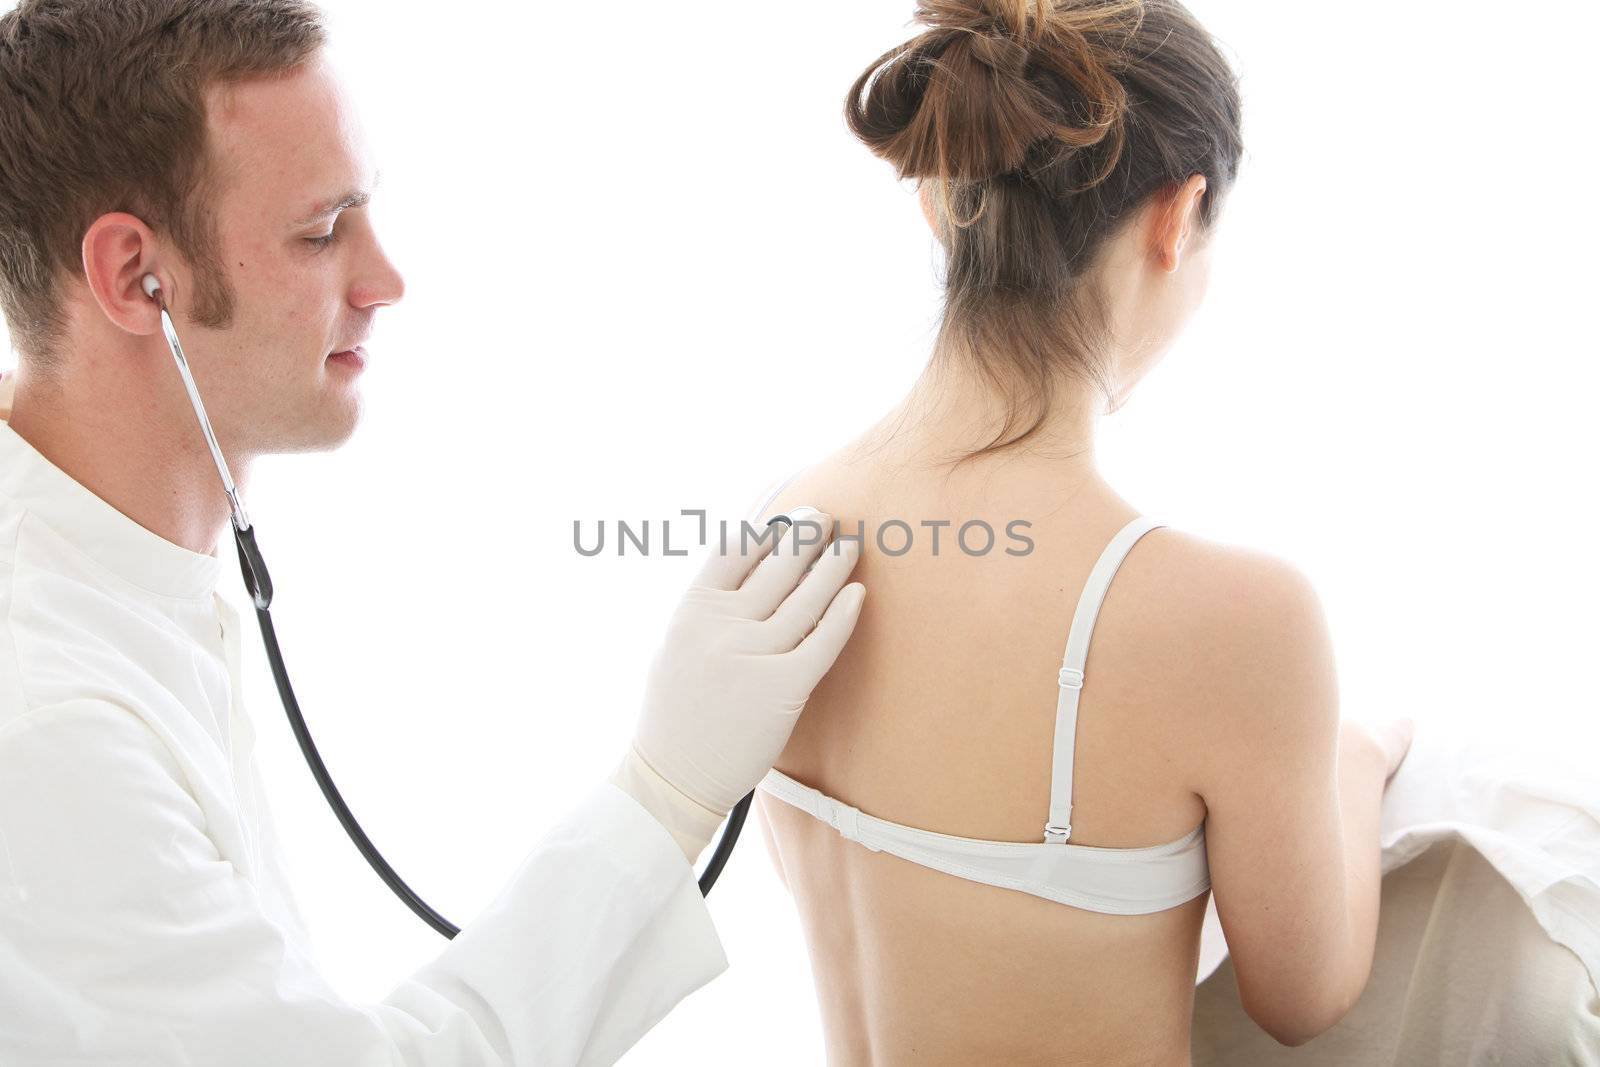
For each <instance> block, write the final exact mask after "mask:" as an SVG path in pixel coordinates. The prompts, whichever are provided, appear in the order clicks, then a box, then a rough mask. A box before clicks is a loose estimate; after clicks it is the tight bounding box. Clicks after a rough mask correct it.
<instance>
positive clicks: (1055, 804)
mask: <svg viewBox="0 0 1600 1067" xmlns="http://www.w3.org/2000/svg"><path fill="white" fill-rule="evenodd" d="M1165 525H1166V524H1165V523H1162V522H1157V521H1156V520H1155V519H1152V518H1149V517H1147V516H1144V515H1139V516H1137V517H1135V518H1134V519H1132V520H1131V521H1130V522H1129V523H1128V524H1127V525H1126V526H1124V527H1123V528H1122V529H1121V530H1118V531H1117V533H1116V535H1115V536H1114V537H1112V538H1111V542H1110V543H1109V544H1107V545H1106V547H1105V550H1104V551H1103V552H1101V553H1100V558H1099V559H1098V560H1096V561H1095V565H1094V569H1093V570H1091V571H1090V572H1089V579H1088V581H1086V582H1084V584H1083V594H1082V595H1081V596H1079V597H1078V609H1077V610H1076V611H1075V612H1073V614H1072V630H1071V631H1070V632H1069V633H1068V634H1067V653H1066V657H1065V658H1064V659H1063V660H1062V663H1061V670H1060V671H1059V672H1058V673H1057V675H1056V684H1057V686H1058V687H1059V688H1060V691H1061V692H1060V695H1059V696H1058V697H1057V698H1056V735H1055V758H1054V762H1053V763H1052V765H1051V772H1050V818H1049V819H1048V821H1046V823H1045V826H1044V840H1045V843H1046V844H1056V845H1064V844H1066V843H1067V839H1068V838H1070V837H1071V836H1072V760H1073V755H1074V752H1075V750H1076V748H1077V743H1078V697H1079V694H1080V693H1082V692H1083V680H1084V679H1083V665H1084V662H1085V661H1086V660H1087V659H1088V658H1089V637H1090V635H1091V634H1092V633H1094V621H1095V618H1096V617H1097V616H1098V615H1099V614H1100V603H1101V601H1102V600H1104V599H1105V595H1106V590H1107V589H1108V588H1109V587H1110V585H1111V578H1112V576H1113V575H1114V574H1116V573H1117V568H1118V567H1120V566H1121V565H1122V560H1123V558H1124V557H1126V556H1127V554H1128V550H1129V549H1131V548H1132V547H1133V543H1134V542H1135V541H1137V540H1139V538H1141V537H1143V536H1144V535H1145V534H1146V533H1149V532H1150V531H1151V530H1153V529H1155V528H1156V527H1157V526H1165Z"/></svg>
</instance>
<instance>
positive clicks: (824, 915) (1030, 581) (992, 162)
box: [758, 0, 1409, 1067]
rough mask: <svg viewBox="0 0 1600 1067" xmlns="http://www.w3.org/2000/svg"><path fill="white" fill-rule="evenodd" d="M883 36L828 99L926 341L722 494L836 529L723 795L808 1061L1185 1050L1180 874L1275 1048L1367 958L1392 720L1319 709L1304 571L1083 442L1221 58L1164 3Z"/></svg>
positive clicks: (1326, 690) (1166, 264) (1222, 75)
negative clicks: (842, 546) (1101, 466)
mask: <svg viewBox="0 0 1600 1067" xmlns="http://www.w3.org/2000/svg"><path fill="white" fill-rule="evenodd" d="M918 19H919V21H920V22H921V23H922V24H924V25H925V26H926V27H927V30H926V32H924V33H922V34H921V35H920V36H918V37H916V38H915V39H913V40H912V41H910V42H909V43H907V44H905V45H903V46H902V47H900V48H897V49H895V50H893V51H891V52H889V53H887V54H886V55H884V56H883V57H882V58H880V59H879V60H878V61H877V62H875V63H873V64H872V65H871V66H870V67H869V68H868V69H867V70H866V72H864V73H863V75H862V77H861V79H860V80H859V81H858V82H857V84H856V85H855V87H854V88H853V90H852V91H851V95H850V98H849V104H848V107H847V117H848V121H849V124H850V127H851V129H852V130H853V131H854V132H855V133H856V135H857V136H858V137H860V138H861V140H863V141H864V142H866V144H867V145H868V147H870V148H871V149H872V150H873V151H874V152H875V153H877V154H878V155H879V156H881V157H883V158H884V159H886V160H888V161H889V162H890V163H892V164H894V166H895V168H896V170H897V171H898V172H899V174H900V175H901V176H902V177H914V178H917V179H918V180H919V186H920V191H921V203H922V209H923V211H924V213H925V214H926V216H927V218H928V221H929V223H930V225H931V226H932V228H933V231H934V234H935V235H936V236H937V238H938V240H939V242H940V244H941V246H942V248H943V250H944V252H945V253H946V256H947V261H946V270H945V285H946V300H945V313H944V319H943V324H942V328H941V330H940V333H939V336H938V340H937V343H936V345H935V350H934V353H933V356H932V359H931V361H930V363H929V366H928V368H927V370H926V372H925V373H924V374H923V376H922V378H921V380H919V381H918V382H917V383H916V385H915V387H914V388H913V389H912V390H911V391H910V392H909V393H908V395H907V397H906V399H905V400H904V401H903V402H902V403H901V405H900V406H899V407H898V408H896V409H895V410H894V411H892V412H890V413H888V414H887V415H886V416H885V417H884V418H883V419H882V420H881V421H880V422H879V423H878V424H877V425H875V426H873V427H872V428H870V429H869V430H867V431H866V432H865V433H864V434H863V435H862V436H861V437H860V438H858V439H857V440H855V441H853V442H851V443H850V445H848V446H847V447H845V448H843V449H842V450H840V451H839V452H838V453H836V454H835V455H833V456H831V457H829V458H828V459H826V460H824V461H823V462H821V463H819V464H817V465H816V466H814V467H811V468H809V469H807V470H805V471H803V472H801V473H799V474H798V475H797V476H795V477H792V478H791V479H790V480H789V481H788V482H787V483H786V484H785V485H784V486H783V487H782V488H781V490H780V491H779V492H778V493H777V494H775V496H774V497H773V498H772V499H770V500H769V501H768V502H767V505H768V506H767V507H765V508H764V509H763V510H762V513H761V514H762V515H766V514H771V513H772V512H774V511H777V510H782V509H784V508H787V507H791V506H795V505H797V504H800V503H802V502H811V503H815V504H817V505H818V506H821V507H824V508H826V509H827V510H828V511H829V512H830V513H831V514H833V515H834V516H836V517H837V520H838V522H839V531H840V533H841V534H842V535H852V534H854V533H856V532H857V530H858V525H857V524H860V526H859V530H860V532H861V533H862V534H863V545H862V547H863V553H862V556H861V560H860V562H859V563H858V565H857V566H858V568H859V571H860V573H859V577H860V578H861V579H862V580H863V582H864V583H865V584H866V585H867V587H868V588H870V589H871V590H872V596H871V597H870V598H869V599H868V603H867V606H866V608H865V609H864V613H863V615H862V618H861V621H860V624H859V626H858V627H857V630H856V635H855V638H854V640H853V641H852V642H851V644H850V645H849V646H848V647H847V648H846V649H845V651H844V654H843V655H842V656H841V658H840V659H839V661H838V663H837V665H836V666H835V667H834V669H833V671H832V672H831V673H830V674H829V675H828V676H827V678H826V679H824V681H823V682H822V684H821V686H820V687H819V688H818V689H817V690H816V692H815V694H814V695H813V696H812V697H811V700H810V702H809V703H808V705H807V706H806V710H805V714H804V715H803V716H802V717H801V720H800V723H799V727H798V729H796V731H795V733H794V736H793V740H792V741H791V742H790V744H789V746H788V748H787V749H786V750H785V751H784V753H783V756H782V758H781V759H780V760H779V761H778V764H777V770H776V771H775V772H774V773H773V774H772V775H770V776H769V777H768V778H767V780H766V781H765V782H764V783H763V784H762V788H761V792H762V794H763V795H762V796H761V797H760V798H759V801H758V817H759V820H760V821H761V823H762V827H763V832H764V834H765V836H766V838H767V842H768V846H769V848H770V850H771V853H772V857H773V861H774V863H775V865H776V866H777V868H778V870H779V873H780V876H781V877H782V878H783V879H784V881H785V884H786V885H787V886H788V888H789V890H790V892H791V893H792V894H793V896H794V899H795V902H796V904H797V906H798V908H799V911H800V915H801V918H802V921H803V925H804V929H805V936H806V940H807V944H808V949H809V952H810V956H811V962H812V966H813V970H814V974H815V980H816V988H817V994H818V997H819V1000H820V1004H821V1010H822V1016H823V1022H824V1025H825V1029H826V1034H827V1048H828V1056H829V1062H830V1063H833V1064H852V1065H853V1064H869V1063H870V1064H898V1063H911V1062H915V1063H917V1064H919V1065H928V1064H974V1063H984V1064H989V1063H994V1064H999V1063H1004V1064H1055V1065H1059V1064H1069V1063H1072V1064H1076V1063H1082V1064H1100V1065H1115V1064H1130V1065H1131V1064H1139V1065H1141V1067H1147V1065H1151V1064H1158V1065H1177V1064H1187V1063H1188V1062H1189V1023H1190V1014H1191V1010H1192V1003H1193V994H1194V979H1195V970H1196V957H1197V953H1198V944H1199V934H1200V925H1201V919H1202V916H1203V914H1204V911H1205V907H1206V894H1207V891H1208V889H1209V891H1210V892H1212V893H1214V894H1215V897H1216V903H1217V908H1218V912H1219V916H1220V918H1221V920H1222V923H1223V927H1224V930H1225V932H1226V935H1227V940H1228V943H1229V946H1230V948H1231V951H1232V954H1233V958H1234V964H1235V967H1236V971H1237V975H1238V982H1239V986H1240V993H1241V997H1242V1000H1243V1003H1244V1005H1245V1007H1246V1009H1247V1010H1248V1012H1249V1013H1250V1015H1251V1017H1252V1018H1253V1019H1254V1020H1255V1021H1256V1022H1257V1023H1259V1024H1260V1025H1261V1026H1262V1027H1263V1028H1264V1029H1266V1030H1267V1031H1268V1032H1269V1033H1271V1034H1272V1035H1273V1036H1274V1037H1275V1038H1277V1039H1278V1040H1279V1041H1282V1042H1284V1043H1288V1044H1298V1043H1301V1042H1304V1041H1306V1040H1307V1039H1309V1038H1310V1037H1312V1036H1314V1035H1315V1034H1317V1033H1319V1032H1320V1031H1322V1030H1324V1029H1325V1028H1327V1027H1329V1026H1330V1025H1332V1024H1333V1023H1334V1022H1335V1021H1336V1020H1338V1019H1339V1017H1340V1016H1341V1015H1342V1014H1344V1012H1345V1011H1346V1010H1347V1009H1348V1008H1349V1006H1350V1005H1351V1004H1352V1003H1353V1002H1354V1001H1355V999H1356V998H1357V996H1358V994H1359V993H1360V991H1361V989H1362V987H1363V985H1364V983H1365V981H1366V978H1367V975H1368V971H1369V968H1370V964H1371V959H1372V954H1373V944H1374V936H1375V929H1376V921H1377V904H1378V872H1379V868H1378V863H1379V833H1378V808H1379V801H1380V799H1381V796H1382V792H1383V788H1384V784H1385V782H1386V780H1387V779H1388V777H1389V775H1390V774H1391V773H1392V772H1393V770H1394V769H1395V767H1396V766H1397V765H1398V762H1399V760H1400V759H1401V758H1402V756H1403V754H1404V751H1405V748H1406V745H1407V744H1408V741H1409V724H1407V723H1396V724H1394V725H1392V726H1386V727H1384V728H1382V729H1381V730H1377V731H1374V732H1368V731H1366V730H1363V729H1361V728H1358V727H1356V726H1354V725H1351V724H1341V721H1340V715H1339V709H1338V698H1337V687H1336V682H1335V676H1334V662H1333V655H1332V650H1331V647H1330V640H1329V635H1328V633H1327V630H1326V628H1325V623H1324V618H1323V614H1322V610H1321V607H1320V604H1319V601H1318V598H1317V595H1316V593H1315V592H1314V591H1313V589H1312V588H1311V587H1310V585H1309V584H1308V583H1307V581H1306V579H1305V577H1304V576H1303V575H1302V574H1301V573H1300V572H1298V571H1297V570H1296V569H1295V568H1293V567H1292V566H1290V565H1289V564H1287V563H1285V562H1284V561H1283V560H1281V559H1279V558H1277V557H1275V556H1273V555H1270V554H1267V553H1262V552H1258V551H1252V550H1248V549H1244V548H1240V547H1235V546H1230V545H1224V544H1218V543H1215V542H1212V541H1208V540H1205V539H1203V538H1199V537H1195V536H1192V535H1189V534H1185V533H1183V532H1181V531H1179V530H1175V529H1172V528H1170V527H1167V526H1163V525H1157V524H1156V523H1155V522H1154V520H1152V519H1147V518H1146V517H1145V516H1144V514H1143V513H1142V511H1141V509H1140V508H1138V507H1136V506H1135V505H1133V504H1131V503H1129V502H1128V501H1127V500H1124V499H1123V498H1122V497H1121V496H1119V495H1118V494H1117V493H1116V492H1115V490H1113V488H1112V487H1111V486H1110V485H1108V484H1106V482H1105V481H1104V480H1103V479H1102V478H1101V476H1100V474H1099V472H1098V471H1097V469H1096V464H1095V453H1094V439H1095V420H1096V418H1097V416H1098V415H1099V414H1101V413H1102V412H1103V411H1109V410H1113V409H1115V408H1116V407H1117V406H1118V405H1120V404H1121V403H1122V402H1123V400H1124V399H1125V398H1126V397H1127V395H1128V393H1129V391H1130V390H1131V389H1132V388H1133V387H1134V385H1135V384H1136V383H1137V382H1138V381H1139V380H1140V379H1141V378H1142V377H1143V376H1144V375H1145V374H1147V373H1148V372H1149V371H1150V370H1151V368H1152V367H1153V366H1154V365H1155V364H1156V362H1157V361H1158V360H1159V358H1160V357H1161V355H1162V353H1163V352H1164V350H1165V349H1166V348H1167V346H1168V345H1169V343H1170V342H1171V341H1172V339H1173V338H1174V337H1175V336H1176V335H1177V334H1178V333H1179V331H1180V330H1181V328H1182V326H1183V324H1184V321H1185V320H1186V319H1187V317H1188V316H1189V314H1190V313H1191V312H1192V311H1193V309H1194V308H1195V306H1196V305H1197V304H1198V303H1199V301H1200V299H1201V297H1202V295H1203V293H1204V291H1205V286H1206V272H1207V254H1208V247H1209V242H1210V240H1211V236H1212V233H1213V230H1214V228H1215V226H1216V225H1217V221H1218V215H1219V212H1220V209H1221V206H1222V200H1223V197H1224V195H1225V193H1226V191H1227V189H1228V188H1229V185H1230V183H1231V181H1232V180H1233V178H1234V177H1235V175H1236V173H1237V169H1238V162H1239V157H1240V153H1241V151H1242V148H1241V141H1240V131H1239V122H1240V119H1239V110H1240V108H1239V97H1238V90H1237V85H1236V80H1235V77H1234V76H1233V74H1232V73H1231V72H1230V70H1229V68H1228V65H1227V63H1226V62H1225V60H1224V59H1223V58H1222V56H1221V55H1220V54H1219V52H1218V50H1217V48H1216V46H1215V44H1214V43H1213V41H1212V40H1211V38H1210V37H1209V36H1208V34H1207V33H1206V31H1205V30H1204V29H1202V28H1201V27H1200V26H1199V25H1198V24H1197V23H1196V22H1195V21H1194V19H1193V18H1192V17H1191V16H1190V15H1189V13H1188V12H1187V11H1186V10H1185V9H1184V8H1183V7H1181V6H1180V5H1179V4H1177V3H1175V2H1171V0H1149V2H1145V3H1140V2H1136V0H1123V2H1116V3H1097V4H1088V3H1069V2H1061V3H1055V4H1051V3H1049V0H1043V3H1034V2H1030V0H923V2H922V3H921V5H920V7H919V9H918ZM980 520H981V522H982V523H986V524H987V530H990V531H993V535H992V538H991V536H990V535H989V534H987V533H985V527H984V526H982V525H979V521H980ZM1017 520H1022V522H1025V523H1026V525H1022V523H1019V522H1017ZM940 522H946V523H948V525H942V526H941V525H935V524H937V523H940ZM900 524H904V525H900ZM964 524H971V525H965V526H964ZM935 535H937V539H936V538H935ZM1113 578H1114V581H1113ZM1091 637H1092V641H1091Z"/></svg>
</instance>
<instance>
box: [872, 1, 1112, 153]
mask: <svg viewBox="0 0 1600 1067" xmlns="http://www.w3.org/2000/svg"><path fill="white" fill-rule="evenodd" d="M1143 7H1144V4H1143V0H1111V2H1102V3H1075V2H1072V0H1063V2H1059V3H1057V2H1053V0H919V2H918V4H917V11H916V20H917V21H918V22H920V23H922V24H923V25H925V26H927V27H928V29H927V31H926V32H924V33H922V34H920V35H919V36H917V37H915V38H913V39H912V40H910V41H908V42H906V43H905V44H903V45H901V46H899V47H898V48H895V49H892V50H890V51H888V52H886V53H884V54H883V55H882V56H879V57H878V59H877V60H876V61H874V62H873V63H872V65H871V66H869V67H868V68H867V69H866V70H865V71H864V72H863V73H862V74H861V77H859V78H858V79H856V83H855V85H854V86H852V88H851V90H850V97H849V100H848V101H847V103H846V105H845V121H846V122H847V123H848V124H849V126H850V129H851V132H853V133H854V134H855V135H856V136H857V137H859V138H860V139H861V140H862V141H863V142H865V143H866V145H867V146H868V147H869V148H871V149H872V151H873V152H874V153H876V154H877V155H878V156H880V157H882V158H883V159H886V160H888V161H889V162H890V163H892V164H894V166H895V168H896V170H897V171H898V173H899V175H900V177H902V178H906V177H937V178H959V179H964V180H967V181H978V180H982V179H985V178H992V177H995V176H996V175H1000V174H1005V173H1007V172H1009V171H1013V170H1016V169H1018V168H1020V167H1021V166H1022V165H1023V163H1024V162H1025V160H1026V159H1027V156H1028V153H1029V152H1030V151H1031V150H1032V149H1033V148H1034V147H1035V146H1037V145H1039V144H1040V143H1041V142H1045V141H1051V140H1054V141H1056V142H1058V143H1059V144H1061V145H1064V146H1066V147H1067V148H1068V149H1082V148H1088V147H1090V146H1092V145H1097V144H1099V143H1100V142H1101V141H1103V140H1105V139H1106V138H1107V137H1108V136H1112V137H1113V150H1112V152H1111V153H1110V156H1109V159H1108V161H1107V163H1106V165H1105V166H1104V167H1102V168H1100V172H1101V173H1100V177H1101V178H1103V177H1104V176H1105V175H1106V174H1109V173H1110V172H1111V169H1112V168H1113V167H1114V166H1115V164H1116V156H1117V154H1118V153H1119V152H1120V149H1121V143H1122V119H1123V116H1124V114H1125V113H1126V111H1127V106H1128V100H1127V92H1126V90H1125V89H1124V88H1123V85H1122V83H1121V82H1120V81H1119V80H1118V78H1117V76H1116V72H1117V70H1118V69H1119V63H1118V57H1119V50H1118V41H1119V40H1120V39H1122V38H1123V37H1124V36H1125V35H1126V34H1127V33H1128V32H1130V27H1129V26H1128V25H1127V24H1126V23H1125V22H1124V21H1123V20H1122V16H1124V15H1127V14H1130V13H1131V14H1134V15H1135V16H1139V15H1141V14H1142V11H1143ZM1096 180H1097V181H1098V180H1099V179H1096Z"/></svg>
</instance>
